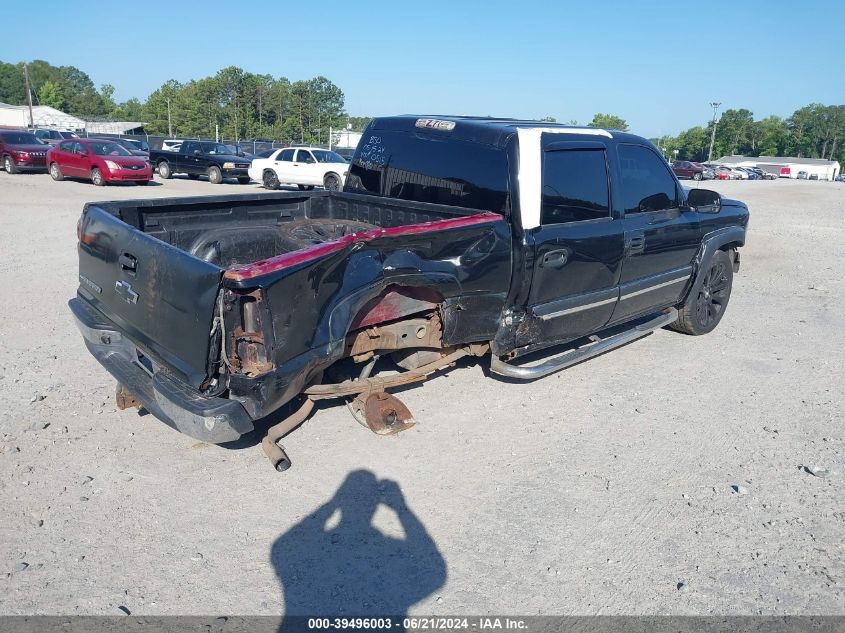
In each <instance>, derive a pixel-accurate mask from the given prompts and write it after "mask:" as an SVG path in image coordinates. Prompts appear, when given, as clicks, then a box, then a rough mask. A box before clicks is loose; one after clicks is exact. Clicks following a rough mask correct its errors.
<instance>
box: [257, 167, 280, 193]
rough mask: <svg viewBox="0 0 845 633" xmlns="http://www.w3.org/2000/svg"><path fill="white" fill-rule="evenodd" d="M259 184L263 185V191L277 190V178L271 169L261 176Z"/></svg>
mask: <svg viewBox="0 0 845 633" xmlns="http://www.w3.org/2000/svg"><path fill="white" fill-rule="evenodd" d="M261 182H262V183H263V184H264V188H265V189H278V188H279V177H278V176H277V175H276V172H274V171H273V170H272V169H267V170H265V171H264V173H263V174H261Z"/></svg>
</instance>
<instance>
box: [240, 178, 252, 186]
mask: <svg viewBox="0 0 845 633" xmlns="http://www.w3.org/2000/svg"><path fill="white" fill-rule="evenodd" d="M250 180H252V178H238V184H239V185H248V184H249V181H250Z"/></svg>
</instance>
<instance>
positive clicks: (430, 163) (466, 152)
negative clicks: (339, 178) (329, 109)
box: [346, 130, 508, 213]
mask: <svg viewBox="0 0 845 633" xmlns="http://www.w3.org/2000/svg"><path fill="white" fill-rule="evenodd" d="M346 191H357V192H361V193H368V194H372V195H377V196H388V197H391V198H399V199H401V200H415V201H417V202H432V203H435V204H448V205H453V206H460V207H468V208H470V209H482V210H486V211H495V212H499V213H502V212H504V211H505V210H506V208H507V204H508V162H507V156H506V153H505V151H504V150H502V149H498V148H493V147H490V146H488V145H481V144H478V143H469V142H466V141H460V140H456V139H444V138H434V137H431V136H427V135H424V134H416V133H409V132H401V131H395V130H374V131H372V132H369V133H367V134H366V135H365V136H364V137H363V138H362V139H361V142H360V143H359V145H358V151H357V153H356V155H355V160H354V161H353V163H352V165H351V166H350V169H349V177H348V178H347V180H346Z"/></svg>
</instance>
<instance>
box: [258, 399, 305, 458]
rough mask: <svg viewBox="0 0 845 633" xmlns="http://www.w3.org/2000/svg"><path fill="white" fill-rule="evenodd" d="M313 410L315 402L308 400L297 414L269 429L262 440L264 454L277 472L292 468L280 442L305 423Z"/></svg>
mask: <svg viewBox="0 0 845 633" xmlns="http://www.w3.org/2000/svg"><path fill="white" fill-rule="evenodd" d="M313 410H314V401H313V400H312V399H311V398H306V399H305V402H303V403H302V406H301V407H300V408H299V409H297V410H296V412H295V413H293V414H292V415H290V416H288V417H287V418H285V419H284V420H282V421H281V422H279V423H278V424H276V425H274V426H271V427H270V428H269V429H267V435H265V436H264V439H262V440H261V448H262V449H264V454H265V455H267V458H268V459H269V460H270V462H271V463H272V464H273V468H275V469H276V470H277V471H279V472H282V471H285V470H287V469H288V468H290V467H291V461H290V458H289V457H288V454H287V453H286V452H285V449H284V448H282V447H281V446H279V444H278V442H279V440H280V439H282V438H283V437H284V436H285V435H287V434H288V433H290V432H291V431H293V430H294V429H295V428H296V427H298V426H299V425H300V424H302V423H303V422H305V420H306V419H307V418H308V416H309V415H311V411H313Z"/></svg>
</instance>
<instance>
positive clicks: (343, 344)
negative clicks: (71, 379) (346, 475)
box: [70, 116, 748, 470]
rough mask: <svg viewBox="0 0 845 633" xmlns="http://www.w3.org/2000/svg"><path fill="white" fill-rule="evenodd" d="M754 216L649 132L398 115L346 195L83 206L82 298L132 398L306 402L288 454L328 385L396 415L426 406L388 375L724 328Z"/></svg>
mask: <svg viewBox="0 0 845 633" xmlns="http://www.w3.org/2000/svg"><path fill="white" fill-rule="evenodd" d="M747 223H748V209H747V207H746V206H745V205H744V204H742V203H741V202H737V201H734V200H727V199H723V198H721V197H720V196H719V194H718V193H715V192H712V191H708V190H704V189H692V190H690V191H687V190H685V189H684V188H682V187H681V186H680V184H679V183H678V181H677V179H676V177H675V176H674V174H673V173H672V170H671V169H670V168H669V166H668V165H667V163H666V161H665V160H663V158H662V157H661V156H660V154H659V153H658V152H657V150H656V149H655V148H654V147H653V146H652V145H651V143H649V142H648V141H646V140H644V139H642V138H640V137H638V136H634V135H631V134H625V133H621V132H616V131H607V130H602V129H595V128H574V127H566V126H561V125H554V124H546V123H538V122H532V121H517V120H497V119H486V118H464V117H440V118H437V119H432V118H420V117H413V116H402V117H386V118H380V119H376V120H374V121H373V122H372V123H371V124H370V126H369V127H368V128H367V131H366V133H365V134H364V137H363V138H362V140H361V143H360V144H359V146H358V149H357V150H356V152H355V156H354V158H353V161H352V164H351V166H350V173H349V177H348V179H347V182H346V185H345V188H344V190H343V191H341V192H328V191H320V192H285V193H277V192H274V193H267V194H250V195H236V196H213V197H193V198H181V199H179V198H177V199H168V200H135V201H121V202H106V203H89V204H88V205H86V207H85V209H84V210H83V213H82V217H81V218H80V220H79V230H78V232H79V281H80V285H79V290H78V294H77V296H76V298H74V299H72V300H71V301H70V307H71V310H72V311H73V314H74V315H75V317H76V320H77V322H78V324H79V327H80V329H81V331H82V333H83V335H84V337H85V342H86V345H87V346H88V349H89V350H90V351H91V353H92V354H93V355H94V356H95V357H96V358H97V360H98V361H99V362H100V363H102V364H103V366H104V367H105V368H106V369H107V370H108V371H109V372H110V373H111V374H112V375H113V376H114V377H115V378H116V379H117V381H118V403H119V405H120V406H121V407H123V406H142V407H144V408H146V409H147V410H149V411H150V412H151V413H153V414H154V415H155V416H156V417H158V418H160V419H161V420H163V421H164V422H166V423H167V424H170V425H171V426H173V427H175V428H176V429H178V430H180V431H182V432H183V433H186V434H188V435H190V436H192V437H195V438H198V439H201V440H205V441H209V442H216V443H225V442H228V441H231V440H235V439H236V438H238V437H239V436H241V435H242V434H244V433H247V432H250V431H252V430H253V428H254V425H255V422H256V421H258V420H261V419H262V418H265V417H266V416H268V415H269V414H271V413H273V412H275V411H277V410H279V409H280V408H281V407H282V406H283V405H285V404H286V403H288V402H291V401H297V402H300V408H299V409H298V410H296V411H295V412H294V413H293V414H292V415H290V416H289V417H288V418H286V419H284V420H282V421H281V422H279V423H278V424H276V425H274V426H272V427H271V428H270V429H269V430H268V432H267V435H266V437H265V438H264V440H263V446H264V449H265V452H267V455H268V457H270V459H271V461H272V462H273V464H274V465H275V466H276V468H277V469H279V470H283V469H285V468H287V467H288V466H289V465H290V460H289V459H288V457H287V455H286V454H285V453H284V450H283V449H282V447H281V446H280V445H279V443H278V441H279V439H280V438H281V437H282V436H284V435H285V434H286V433H288V432H290V431H291V430H292V429H293V428H295V427H296V426H297V425H298V424H300V423H302V422H303V421H304V420H305V419H306V418H307V416H308V414H309V413H310V411H311V407H313V405H314V402H315V401H316V400H320V399H325V398H343V399H346V400H347V401H349V402H350V403H351V405H352V407H351V408H352V410H353V412H354V414H355V415H356V417H357V418H358V419H359V422H361V423H363V424H365V425H366V426H368V427H369V428H370V429H372V430H373V431H375V432H377V433H393V432H396V431H398V430H402V429H404V428H407V427H408V426H409V425H410V424H411V423H412V419H411V415H410V412H409V411H408V410H407V409H406V408H405V407H404V405H403V404H402V403H401V402H400V401H398V400H397V399H396V398H395V397H393V396H391V395H389V394H388V393H387V390H389V389H390V388H392V387H396V386H399V385H402V384H407V383H412V382H415V381H419V380H424V379H425V377H426V376H428V375H430V374H431V373H432V372H436V371H439V370H443V369H445V368H447V367H449V366H451V365H452V364H454V362H455V361H456V360H457V359H458V358H460V357H462V356H468V355H469V356H478V357H484V356H486V357H488V358H489V362H490V366H491V369H492V372H493V373H495V374H499V375H502V376H508V377H511V378H516V379H534V378H538V377H541V376H545V375H547V374H549V373H552V372H554V371H557V370H560V369H563V368H565V367H568V366H570V365H572V364H574V363H576V362H580V361H582V360H584V359H586V358H589V357H591V356H594V355H596V354H599V353H602V352H604V351H607V350H608V349H612V348H614V347H618V346H620V345H623V344H626V343H628V342H630V341H632V340H634V339H636V338H638V337H641V336H644V335H646V334H648V333H649V332H651V331H653V330H655V329H657V328H660V327H663V326H669V327H671V328H673V329H675V330H678V331H681V332H685V333H687V334H694V335H698V334H705V333H707V332H710V331H711V330H712V329H713V328H714V327H715V326H716V324H717V323H718V322H719V321H720V319H721V318H722V316H723V315H724V312H725V309H726V307H727V305H728V299H729V297H730V293H731V284H732V279H733V274H734V272H735V271H737V270H738V268H739V251H738V249H739V247H741V246H743V245H744V243H745V232H746V226H747ZM538 357H539V358H538ZM376 361H379V362H378V364H377V362H376ZM386 364H389V365H388V366H389V367H390V368H394V369H395V368H396V367H398V368H400V369H401V371H399V372H390V373H387V374H385V373H384V372H383V371H381V370H383V369H384V368H385V365H386Z"/></svg>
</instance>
